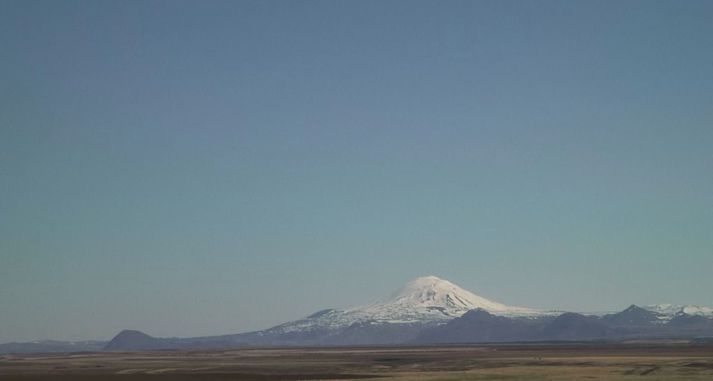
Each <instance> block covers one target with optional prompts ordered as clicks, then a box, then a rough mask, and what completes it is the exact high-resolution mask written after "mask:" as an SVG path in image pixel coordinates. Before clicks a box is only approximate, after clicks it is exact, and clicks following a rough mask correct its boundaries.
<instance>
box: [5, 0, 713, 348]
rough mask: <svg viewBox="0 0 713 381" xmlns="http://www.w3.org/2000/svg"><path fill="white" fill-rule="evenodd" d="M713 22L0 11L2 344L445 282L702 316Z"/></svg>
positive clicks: (402, 12)
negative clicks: (679, 306) (685, 307)
mask: <svg viewBox="0 0 713 381" xmlns="http://www.w3.org/2000/svg"><path fill="white" fill-rule="evenodd" d="M711 20H713V2H710V1H700V2H699V1H669V2H660V1H624V2H621V1H610V2H608V1H590V2H581V1H569V0H568V1H562V2H551V1H538V2H531V1H521V2H509V1H487V2H460V1H429V2H418V1H403V2H392V1H378V2H377V1H352V2H344V1H322V2H297V1H284V2H272V1H259V2H237V1H228V2H219V1H208V2H203V1H194V2H185V1H165V2H158V1H79V2H77V1H8V0H1V1H0V52H1V53H0V54H1V58H0V342H4V341H10V340H32V339H41V338H53V339H79V338H100V339H102V338H110V337H111V336H113V335H114V334H115V333H116V332H117V331H118V330H120V329H122V328H135V329H140V330H144V331H146V332H148V333H149V334H152V335H157V336H192V335H206V334H223V333H235V332H241V331H247V330H253V329H260V328H266V327H269V326H271V325H273V324H276V323H280V322H284V321H286V320H290V319H294V318H298V317H301V316H304V315H306V314H309V313H311V312H313V311H315V310H318V309H322V308H328V307H347V306H352V305H355V304H361V303H365V302H368V301H370V300H372V299H374V298H377V297H379V296H382V295H383V294H385V293H388V292H390V291H391V290H392V289H393V288H395V287H398V286H400V285H401V284H402V283H404V282H406V281H407V280H409V279H411V278H414V277H417V276H420V275H428V274H434V275H438V276H441V277H443V278H446V279H449V280H451V281H453V282H455V283H457V284H459V285H461V286H463V287H465V288H467V289H469V290H471V291H473V292H475V293H477V294H480V295H482V296H485V297H488V298H491V299H494V300H497V301H501V302H504V303H508V304H516V305H524V306H530V307H539V308H560V309H570V310H604V309H620V308H625V307H626V306H628V305H629V304H631V303H638V304H645V303H662V302H675V303H697V304H702V305H713V294H711V290H712V289H713V104H712V103H713V23H712V22H711Z"/></svg>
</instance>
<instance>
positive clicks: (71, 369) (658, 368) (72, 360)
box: [0, 343, 713, 381]
mask: <svg viewBox="0 0 713 381" xmlns="http://www.w3.org/2000/svg"><path fill="white" fill-rule="evenodd" d="M0 379H2V380H23V381H50V380H110V381H111V380H125V381H147V380H155V381H168V380H177V381H184V380H198V381H228V380H256V381H261V380H364V379H374V380H423V381H425V380H442V381H449V380H452V381H456V380H516V381H520V380H522V381H524V380H528V381H537V380H614V381H620V380H621V381H623V380H652V381H653V380H667V381H668V380H713V345H710V344H706V345H693V344H687V343H629V344H530V345H525V344H512V345H473V346H441V347H354V348H274V349H235V350H205V351H202V350H201V351H198V350H197V351H151V352H90V353H68V354H47V355H37V354H34V355H0Z"/></svg>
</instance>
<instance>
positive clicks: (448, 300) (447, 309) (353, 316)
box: [271, 276, 548, 333]
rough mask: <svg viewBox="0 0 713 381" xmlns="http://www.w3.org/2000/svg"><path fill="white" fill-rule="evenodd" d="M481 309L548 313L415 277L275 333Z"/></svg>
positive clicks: (435, 319)
mask: <svg viewBox="0 0 713 381" xmlns="http://www.w3.org/2000/svg"><path fill="white" fill-rule="evenodd" d="M473 309H482V310H485V311H487V312H489V313H491V314H493V315H499V316H508V317H536V316H541V315H546V314H548V313H547V312H544V311H539V310H535V309H531V308H526V307H513V306H507V305H505V304H501V303H497V302H494V301H491V300H488V299H486V298H483V297H481V296H478V295H476V294H474V293H472V292H470V291H467V290H465V289H463V288H461V287H459V286H457V285H456V284H454V283H451V282H449V281H447V280H444V279H441V278H438V277H436V276H424V277H420V278H416V279H414V280H412V281H410V282H408V283H406V285H404V286H403V287H401V288H400V289H398V290H396V291H395V292H393V293H392V294H391V295H390V296H389V297H387V298H384V299H381V300H378V301H376V302H374V303H371V304H367V305H364V306H360V307H355V308H349V309H345V310H335V309H330V310H323V311H319V312H317V313H315V314H313V315H311V316H308V317H306V318H304V319H301V320H297V321H294V322H289V323H285V324H282V325H279V326H277V327H275V328H273V329H271V331H272V330H277V331H279V332H282V333H285V332H293V331H304V330H312V329H336V328H340V327H346V326H350V325H352V324H355V323H368V324H415V323H418V324H433V323H436V324H437V323H442V322H446V321H448V320H450V319H453V318H456V317H459V316H462V315H463V314H464V313H466V312H468V311H470V310H473Z"/></svg>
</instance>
